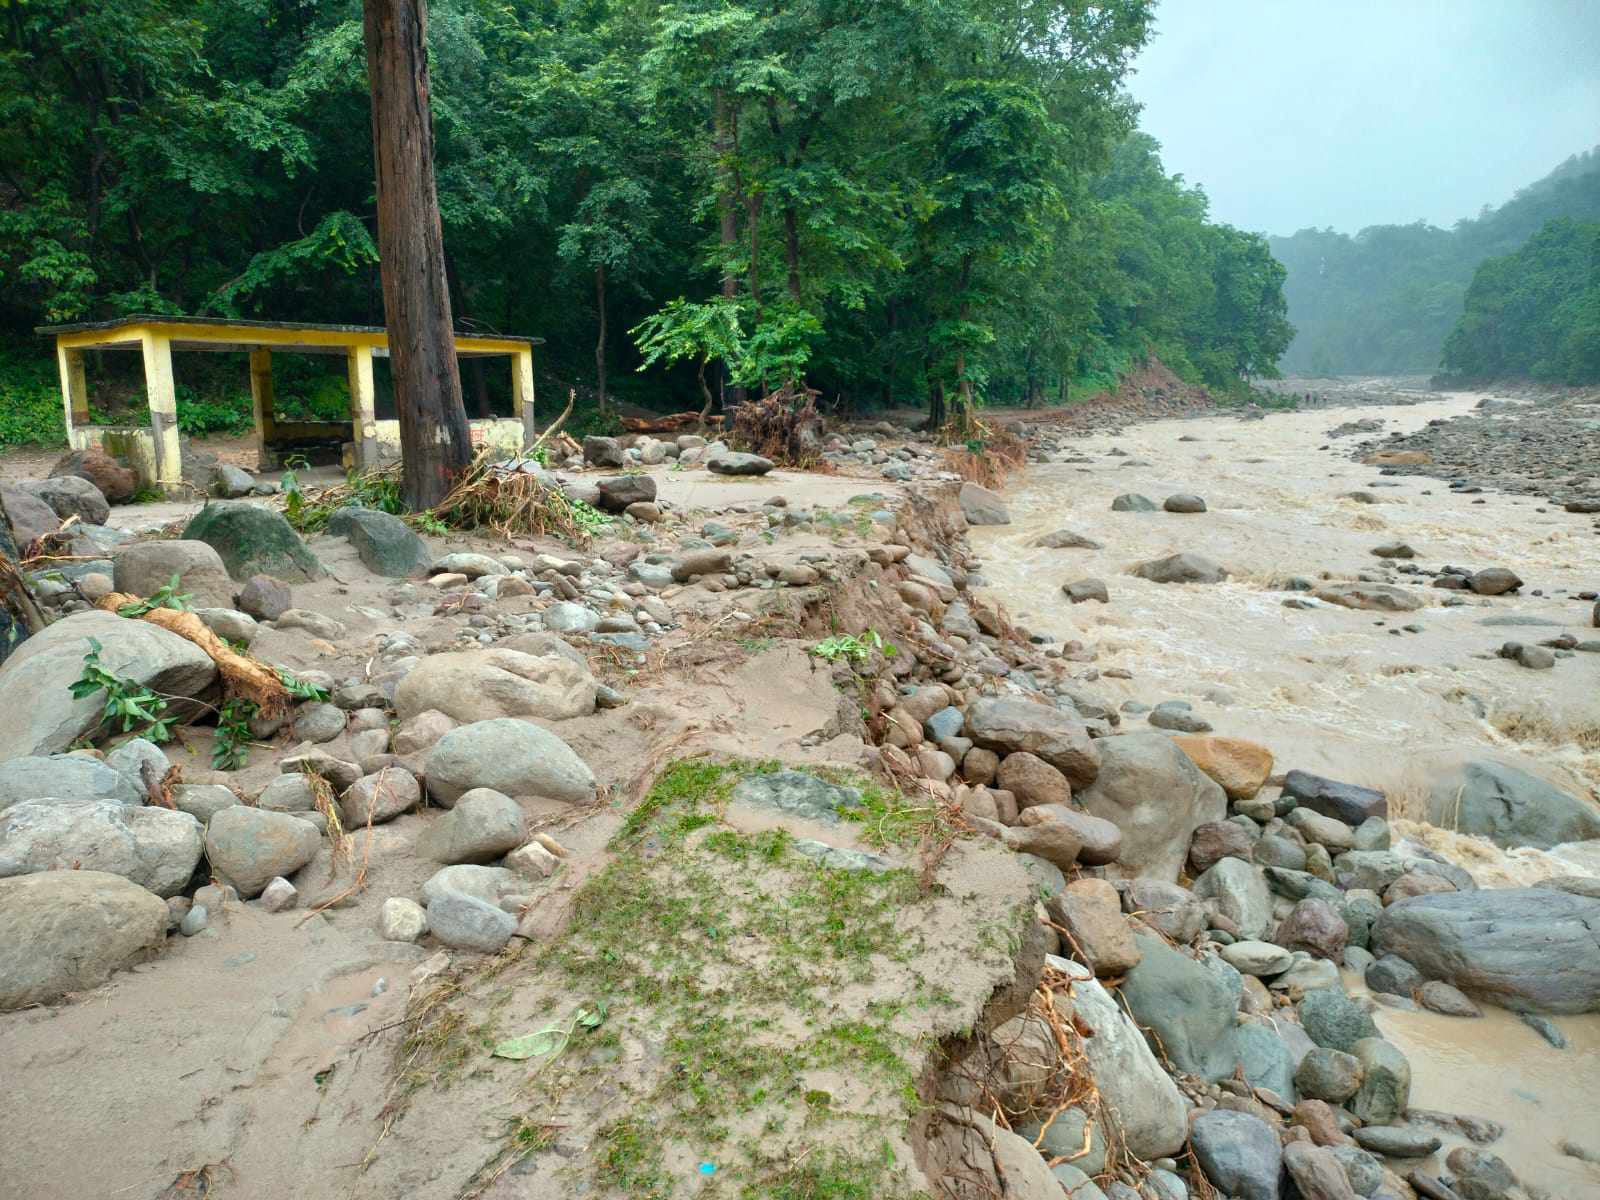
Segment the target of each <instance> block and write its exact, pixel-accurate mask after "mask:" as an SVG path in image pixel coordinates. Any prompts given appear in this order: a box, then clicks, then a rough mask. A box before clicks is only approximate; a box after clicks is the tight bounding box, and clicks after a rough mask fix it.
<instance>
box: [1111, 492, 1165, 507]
mask: <svg viewBox="0 0 1600 1200" xmlns="http://www.w3.org/2000/svg"><path fill="white" fill-rule="evenodd" d="M1111 511H1112V512H1155V511H1156V502H1155V501H1154V500H1152V499H1150V498H1149V497H1148V496H1141V495H1139V493H1137V492H1124V493H1123V494H1122V495H1120V496H1118V497H1117V498H1116V499H1115V500H1113V501H1112V502H1111Z"/></svg>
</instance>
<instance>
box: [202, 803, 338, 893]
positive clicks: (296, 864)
mask: <svg viewBox="0 0 1600 1200" xmlns="http://www.w3.org/2000/svg"><path fill="white" fill-rule="evenodd" d="M321 845H322V835H321V834H320V833H318V832H317V827H316V826H315V825H312V824H311V823H310V822H308V821H302V820H300V819H299V818H298V817H293V816H289V815H288V814H286V813H274V812H265V811H263V810H261V809H257V808H247V807H245V806H244V805H235V806H234V807H232V808H225V809H223V810H222V811H221V812H219V813H218V814H217V815H216V816H214V817H212V818H211V823H210V824H209V825H207V826H206V859H207V861H209V862H210V864H211V869H212V871H213V873H214V874H215V875H216V876H217V877H218V878H220V879H222V880H223V881H224V882H226V883H228V884H231V885H232V886H233V887H234V888H235V889H236V890H237V891H238V893H239V895H240V896H242V897H243V898H244V899H246V900H249V899H252V898H254V897H255V896H258V895H260V894H261V892H262V890H263V889H264V888H265V887H266V886H267V884H268V883H270V882H271V881H272V880H273V878H274V877H276V876H279V875H284V876H288V875H292V874H294V872H296V871H298V870H299V869H300V868H301V867H303V866H305V865H306V864H307V863H308V862H310V861H311V860H312V859H313V858H315V857H316V854H317V850H318V849H319V848H320V846H321Z"/></svg>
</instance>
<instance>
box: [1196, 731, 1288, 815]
mask: <svg viewBox="0 0 1600 1200" xmlns="http://www.w3.org/2000/svg"><path fill="white" fill-rule="evenodd" d="M1172 742H1173V744H1174V745H1175V746H1177V747H1178V749H1180V750H1182V751H1183V752H1184V753H1185V754H1187V755H1188V756H1189V757H1190V758H1192V759H1193V760H1194V765H1195V766H1197V767H1199V768H1200V769H1201V770H1202V771H1204V772H1205V773H1206V774H1207V775H1209V776H1211V778H1212V779H1215V780H1216V781H1217V783H1218V785H1219V786H1220V787H1221V788H1222V790H1223V791H1224V792H1226V793H1227V795H1228V799H1230V800H1249V799H1250V798H1251V797H1253V796H1254V795H1255V794H1256V793H1257V792H1259V791H1260V790H1261V788H1262V787H1263V786H1264V785H1265V784H1266V782H1267V777H1268V776H1269V775H1271V774H1272V751H1271V750H1268V749H1267V748H1266V747H1265V746H1260V745H1257V744H1256V743H1255V742H1247V741H1245V740H1244V739H1243V738H1232V737H1200V736H1194V735H1189V734H1184V735H1180V736H1178V737H1175V738H1173V739H1172Z"/></svg>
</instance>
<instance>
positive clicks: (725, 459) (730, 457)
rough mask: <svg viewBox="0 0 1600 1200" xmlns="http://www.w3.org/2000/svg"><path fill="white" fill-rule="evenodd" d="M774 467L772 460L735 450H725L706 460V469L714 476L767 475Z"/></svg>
mask: <svg viewBox="0 0 1600 1200" xmlns="http://www.w3.org/2000/svg"><path fill="white" fill-rule="evenodd" d="M772 467H773V463H772V460H771V459H770V458H762V457H761V455H759V454H740V453H738V452H736V451H733V450H723V451H722V452H721V453H718V454H713V455H712V456H711V457H710V458H708V459H706V469H707V470H708V471H710V472H711V473H712V474H714V475H765V474H766V473H767V472H768V471H770V470H772Z"/></svg>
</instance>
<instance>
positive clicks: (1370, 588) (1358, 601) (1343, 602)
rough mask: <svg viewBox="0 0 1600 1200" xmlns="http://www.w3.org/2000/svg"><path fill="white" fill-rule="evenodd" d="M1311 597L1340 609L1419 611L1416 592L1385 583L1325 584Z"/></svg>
mask: <svg viewBox="0 0 1600 1200" xmlns="http://www.w3.org/2000/svg"><path fill="white" fill-rule="evenodd" d="M1312 595H1314V596H1316V598H1317V599H1318V600H1321V601H1324V602H1325V603H1327V604H1337V605H1339V607H1341V608H1361V609H1368V610H1371V611H1374V612H1415V611H1416V610H1417V609H1419V608H1421V607H1422V597H1421V596H1419V595H1418V594H1417V593H1416V592H1413V591H1411V590H1410V589H1408V588H1403V587H1395V586H1394V585H1393V584H1388V583H1360V582H1352V583H1328V584H1324V585H1322V586H1321V587H1319V588H1317V589H1316V590H1315V591H1314V592H1313V593H1312Z"/></svg>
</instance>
